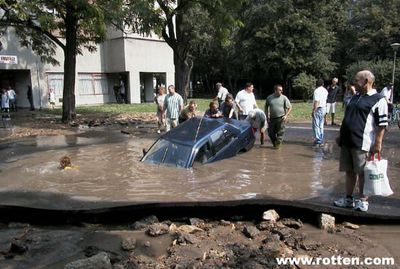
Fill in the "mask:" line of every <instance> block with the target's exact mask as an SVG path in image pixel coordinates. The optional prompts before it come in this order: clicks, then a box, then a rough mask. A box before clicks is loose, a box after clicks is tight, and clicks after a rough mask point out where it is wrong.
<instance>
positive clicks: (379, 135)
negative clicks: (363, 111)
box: [372, 126, 386, 153]
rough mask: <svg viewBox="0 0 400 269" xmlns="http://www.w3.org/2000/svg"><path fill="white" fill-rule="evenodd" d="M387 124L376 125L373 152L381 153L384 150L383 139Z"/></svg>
mask: <svg viewBox="0 0 400 269" xmlns="http://www.w3.org/2000/svg"><path fill="white" fill-rule="evenodd" d="M385 129H386V128H385V126H378V127H376V134H375V143H374V146H373V148H372V153H380V152H381V150H382V140H383V135H384V134H385Z"/></svg>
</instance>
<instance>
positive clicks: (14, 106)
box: [7, 86, 17, 111]
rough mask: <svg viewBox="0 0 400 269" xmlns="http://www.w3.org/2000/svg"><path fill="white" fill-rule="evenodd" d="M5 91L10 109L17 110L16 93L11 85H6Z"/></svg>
mask: <svg viewBox="0 0 400 269" xmlns="http://www.w3.org/2000/svg"><path fill="white" fill-rule="evenodd" d="M7 93H8V98H9V101H10V110H11V111H17V94H16V93H15V91H14V89H13V88H11V86H9V87H8V91H7Z"/></svg>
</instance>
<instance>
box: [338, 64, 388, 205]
mask: <svg viewBox="0 0 400 269" xmlns="http://www.w3.org/2000/svg"><path fill="white" fill-rule="evenodd" d="M374 81H375V77H374V75H373V74H372V73H371V72H370V71H368V70H363V71H360V72H358V73H357V75H356V84H355V86H356V88H357V90H358V93H357V94H356V95H355V96H353V98H352V99H351V101H350V103H349V104H348V105H347V107H346V112H345V116H344V119H343V122H342V126H341V128H340V137H339V139H338V144H339V146H340V147H341V149H340V165H339V170H340V171H343V172H346V197H343V198H341V199H339V200H336V201H335V202H334V205H335V206H338V207H348V208H354V209H356V210H360V211H367V210H368V206H369V204H368V201H367V199H368V197H367V196H365V195H364V194H363V189H364V166H365V163H366V159H367V156H368V154H369V153H370V154H375V153H380V152H381V150H382V140H383V135H384V133H385V129H386V126H387V125H388V107H387V102H386V100H385V98H384V97H383V96H382V95H381V94H379V93H377V92H376V90H375V89H374V88H373V84H374ZM357 180H358V182H359V192H360V200H356V201H354V199H353V192H354V188H355V184H356V182H357Z"/></svg>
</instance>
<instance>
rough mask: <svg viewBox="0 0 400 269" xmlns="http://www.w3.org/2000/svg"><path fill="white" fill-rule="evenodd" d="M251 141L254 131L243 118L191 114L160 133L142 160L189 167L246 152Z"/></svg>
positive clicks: (252, 143) (252, 141) (251, 145)
mask: <svg viewBox="0 0 400 269" xmlns="http://www.w3.org/2000/svg"><path fill="white" fill-rule="evenodd" d="M254 141H255V137H254V132H253V130H252V128H251V126H250V124H249V123H248V122H246V121H238V120H234V119H228V118H219V119H211V118H205V117H194V118H192V119H190V120H188V121H185V122H184V123H182V124H180V125H178V126H177V127H176V128H173V129H171V130H170V131H169V132H167V133H166V134H164V135H163V136H161V137H160V138H159V139H158V140H157V141H156V142H155V143H154V144H153V145H152V146H151V147H150V149H149V150H148V151H147V152H146V153H145V155H144V156H143V158H142V159H141V161H142V162H146V163H153V164H162V165H168V166H177V167H184V168H189V167H192V166H193V165H194V164H196V163H200V164H204V163H211V162H215V161H218V160H221V159H225V158H229V157H232V156H235V155H236V154H237V153H238V152H240V151H248V150H250V149H251V148H252V147H253V145H254Z"/></svg>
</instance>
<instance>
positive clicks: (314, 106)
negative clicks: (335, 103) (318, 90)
mask: <svg viewBox="0 0 400 269" xmlns="http://www.w3.org/2000/svg"><path fill="white" fill-rule="evenodd" d="M318 106H319V101H317V100H314V101H313V108H312V112H311V117H314V113H315V111H316V110H317V108H318Z"/></svg>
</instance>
